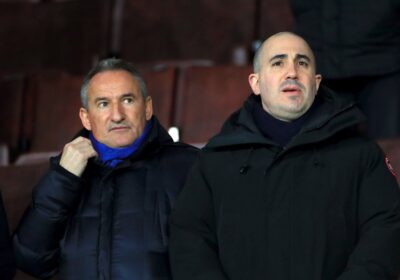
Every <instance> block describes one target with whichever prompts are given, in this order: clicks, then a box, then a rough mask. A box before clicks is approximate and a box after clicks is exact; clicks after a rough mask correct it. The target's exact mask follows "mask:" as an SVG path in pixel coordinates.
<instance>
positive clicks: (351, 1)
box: [290, 0, 400, 79]
mask: <svg viewBox="0 0 400 280" xmlns="http://www.w3.org/2000/svg"><path fill="white" fill-rule="evenodd" d="M290 4H291V7H292V11H293V14H294V17H295V22H296V24H295V26H296V33H298V34H299V35H301V36H302V37H303V38H304V39H305V40H306V41H307V42H308V43H309V44H310V45H311V48H312V49H313V51H314V54H315V56H316V59H317V65H318V73H321V74H322V76H323V77H324V78H326V79H343V78H353V77H360V76H361V77H365V76H380V75H385V74H389V73H394V72H399V71H400V0H380V1H378V2H377V1H376V0H317V1H313V0H290Z"/></svg>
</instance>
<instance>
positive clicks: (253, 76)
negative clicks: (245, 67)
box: [249, 73, 261, 95]
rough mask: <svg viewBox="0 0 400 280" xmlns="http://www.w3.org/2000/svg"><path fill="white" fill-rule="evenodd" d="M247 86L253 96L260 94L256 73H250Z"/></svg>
mask: <svg viewBox="0 0 400 280" xmlns="http://www.w3.org/2000/svg"><path fill="white" fill-rule="evenodd" d="M249 84H250V87H251V89H252V91H253V92H254V94H255V95H259V94H260V93H261V91H260V82H259V74H258V73H252V74H250V75H249Z"/></svg>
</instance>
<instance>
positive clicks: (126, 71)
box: [14, 59, 197, 280]
mask: <svg viewBox="0 0 400 280" xmlns="http://www.w3.org/2000/svg"><path fill="white" fill-rule="evenodd" d="M81 99H82V106H83V107H82V108H81V109H80V112H79V116H80V119H81V121H82V124H83V126H84V128H85V129H84V130H83V131H82V133H81V135H80V136H79V137H77V138H76V139H74V140H73V141H72V142H70V143H68V144H66V145H65V147H64V149H63V152H62V154H61V156H60V157H57V158H53V159H52V160H51V167H50V170H49V172H48V173H47V174H46V175H45V176H44V177H43V178H42V180H41V181H40V182H39V184H38V185H37V186H36V188H35V190H34V193H33V201H32V204H31V206H30V207H29V209H28V210H27V212H26V214H25V216H24V218H23V219H22V221H21V223H20V225H19V227H18V229H17V230H16V233H15V237H14V245H15V253H16V259H17V266H18V267H19V268H20V269H21V270H23V271H25V272H27V273H29V274H31V275H34V276H36V277H39V278H49V277H51V276H52V275H54V274H56V273H57V272H58V271H59V273H60V276H61V278H62V279H85V280H88V279H102V280H103V279H104V280H105V279H113V280H132V279H143V280H144V279H146V280H150V279H151V280H156V279H159V280H161V279H163V280H164V279H171V277H170V269H169V261H168V254H167V246H168V235H169V234H168V227H167V219H168V216H169V212H170V209H171V207H172V204H173V203H174V201H175V197H176V195H177V194H178V193H179V191H180V188H181V186H182V184H183V182H184V179H185V177H186V176H185V174H186V172H187V170H188V168H189V167H190V166H191V163H192V161H193V160H194V157H195V156H196V154H197V151H196V150H195V149H194V148H192V147H189V146H187V145H183V144H177V143H173V141H172V139H171V137H169V135H168V134H167V132H166V131H165V130H164V129H163V128H162V127H161V125H160V124H159V123H158V121H157V119H156V118H155V117H154V116H152V114H153V108H152V100H151V97H150V96H147V92H146V86H145V84H144V81H143V80H142V78H141V76H139V74H138V72H137V71H136V70H135V69H134V68H133V67H132V66H131V65H130V64H129V63H126V62H124V61H122V60H118V59H106V60H104V61H101V62H100V63H99V64H98V65H97V66H96V67H94V68H93V69H92V70H91V71H90V72H89V74H88V75H87V77H86V78H85V80H84V82H83V85H82V89H81ZM50 106H51V105H50Z"/></svg>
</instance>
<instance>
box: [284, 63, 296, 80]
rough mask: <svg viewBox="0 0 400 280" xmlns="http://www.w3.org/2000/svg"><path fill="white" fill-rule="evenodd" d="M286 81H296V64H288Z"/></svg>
mask: <svg viewBox="0 0 400 280" xmlns="http://www.w3.org/2000/svg"><path fill="white" fill-rule="evenodd" d="M286 79H293V80H295V79H297V65H296V63H289V64H288V66H287V73H286Z"/></svg>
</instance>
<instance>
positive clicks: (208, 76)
mask: <svg viewBox="0 0 400 280" xmlns="http://www.w3.org/2000/svg"><path fill="white" fill-rule="evenodd" d="M350 2H351V1H350ZM353 2H360V0H354V1H353ZM367 2H370V4H371V3H372V4H371V5H372V6H371V5H370V6H368V5H367V6H368V7H369V8H371V7H372V9H370V10H371V11H372V12H374V13H375V12H376V10H375V9H374V7H375V6H376V7H378V4H377V3H376V2H375V3H374V2H373V1H367ZM382 2H384V1H382ZM293 3H295V5H293ZM332 3H337V4H338V5H339V6H340V5H342V6H346V5H347V4H348V3H349V1H336V2H335V1H327V0H320V1H318V0H307V1H296V0H290V1H289V0H246V1H244V0H146V1H144V0H0V95H1V96H0V98H1V101H2V104H3V105H2V107H1V110H0V189H1V192H2V194H3V199H4V203H5V207H6V209H7V215H8V219H9V224H10V231H12V230H14V228H15V226H16V225H17V223H18V221H19V219H20V217H21V215H22V213H23V211H24V209H25V207H26V206H27V205H28V203H29V201H30V196H31V190H32V187H33V186H34V184H35V183H36V182H37V181H38V179H39V178H40V176H41V175H42V174H43V172H44V171H45V170H46V168H47V166H48V163H47V162H48V158H49V157H50V156H52V155H56V154H58V153H59V152H60V151H61V150H62V147H63V145H64V144H65V143H66V142H68V141H69V140H71V139H72V138H73V137H74V135H75V134H76V133H77V132H78V130H79V129H80V128H81V123H80V120H79V117H78V112H79V107H80V99H79V90H80V86H81V83H82V79H83V76H84V75H85V74H86V73H87V72H88V71H89V70H90V68H91V67H92V66H93V65H94V64H95V63H96V62H97V61H99V60H100V59H102V58H106V57H119V58H123V59H126V60H128V61H130V62H132V63H133V64H134V65H136V66H137V67H138V69H139V70H140V71H141V72H142V74H143V76H144V78H145V80H146V82H147V84H148V88H149V94H150V95H151V96H152V97H153V104H154V108H155V114H156V116H157V117H158V118H159V120H160V121H161V123H162V124H163V125H164V126H165V127H166V128H167V129H168V128H170V127H174V128H175V129H176V130H175V131H177V132H178V134H179V138H180V140H181V141H184V142H188V143H190V144H193V145H196V146H199V147H201V146H202V145H204V143H205V142H206V141H207V140H208V139H209V138H210V137H211V136H212V135H214V134H215V133H217V132H218V131H219V129H220V127H221V125H222V123H223V121H224V120H225V119H226V118H227V117H228V116H229V115H230V114H231V113H232V112H233V111H235V110H236V109H238V108H239V107H240V106H241V105H242V103H243V101H244V100H245V99H246V98H247V97H248V95H249V94H250V93H251V91H250V87H249V86H248V82H247V77H248V75H249V74H250V73H251V72H252V66H251V63H252V58H253V54H254V52H255V50H256V48H257V47H258V46H259V44H260V42H262V41H263V40H264V39H265V38H267V37H268V36H270V35H272V34H274V33H276V32H279V31H285V30H286V31H300V33H301V34H302V35H303V36H305V37H306V39H307V40H308V39H311V42H313V47H314V44H315V45H316V46H317V49H318V51H321V49H322V47H321V44H320V41H319V40H318V39H321V40H322V41H323V39H324V38H325V39H327V38H329V39H331V41H332V44H333V45H335V44H336V42H337V37H334V36H333V37H332V36H330V37H324V36H327V35H326V34H325V33H320V32H321V30H318V32H317V33H316V34H317V35H318V34H321V37H319V36H315V34H311V33H310V34H308V33H307V32H308V31H309V30H310V28H309V26H308V25H307V24H311V25H310V26H314V27H315V26H318V27H324V28H325V31H329V29H330V28H332V29H334V26H335V25H334V24H333V23H332V20H333V22H338V21H339V20H340V18H341V17H340V16H338V15H340V13H339V12H338V10H337V6H335V5H333V4H332ZM365 3H366V2H363V1H361V2H360V3H356V4H357V5H356V6H354V7H365V6H366V5H365ZM391 3H393V5H395V6H396V9H394V8H391V9H392V11H393V15H391V16H390V17H391V18H392V19H394V20H395V21H396V22H395V23H393V24H392V23H391V24H392V25H390V26H393V29H392V30H397V29H398V30H400V28H397V27H398V24H399V22H400V21H399V19H400V14H399V10H400V9H399V8H400V1H399V0H394V1H391ZM381 4H382V3H379V7H381V6H382V5H381ZM294 8H295V10H294ZM310 8H317V9H320V10H318V11H317V12H316V13H308V9H310ZM321 11H322V12H321ZM357 11H358V12H359V11H360V10H359V9H358V8H357V9H355V10H354V9H353V10H350V12H347V14H348V15H350V16H351V15H354V14H355V13H357ZM320 12H321V13H320ZM332 13H333V15H332ZM320 14H321V15H325V16H326V20H325V21H324V17H323V16H320ZM382 14H383V15H384V16H385V11H383V10H382ZM295 15H297V16H299V17H298V18H300V20H299V21H298V23H303V22H305V20H304V19H310V21H309V22H308V23H307V24H305V25H303V26H300V25H299V26H297V25H298V23H296V20H295V18H296V17H295ZM361 16H362V17H364V19H365V20H366V21H368V20H370V17H367V16H364V15H362V14H361ZM387 18H389V15H388V16H387ZM396 19H397V20H396ZM370 22H372V21H370ZM356 24H360V26H363V22H357V23H356ZM350 25H351V26H353V24H350ZM347 26H348V25H347ZM377 27H378V28H379V26H378V25H377ZM380 29H381V30H386V29H388V28H380ZM388 30H390V28H389V29H388ZM307 36H308V37H307ZM371 36H374V37H375V38H377V36H376V34H375V33H373V34H372V35H371ZM389 37H390V36H389ZM391 37H393V36H391ZM349 38H350V41H351V38H352V35H351V34H350V35H349ZM325 39H324V40H325ZM396 40H397V39H396ZM326 41H329V40H326ZM385 42H386V41H385ZM395 42H400V41H399V40H397V41H395ZM372 44H375V45H376V46H384V45H385V44H383V43H375V42H373V43H372ZM394 49H397V50H399V52H400V44H398V45H395V46H394ZM390 59H391V58H389V60H390ZM391 60H393V59H391ZM394 61H396V60H394ZM353 64H354V63H353ZM397 65H400V61H399V63H397ZM393 71H394V70H393ZM323 74H324V73H323ZM333 78H336V77H333ZM347 78H348V77H347V76H346V77H345V79H347ZM342 84H343V85H344V87H346V84H347V80H344V82H343V80H342ZM354 87H358V85H356V86H354ZM397 88H400V87H397ZM395 106H397V105H395ZM396 108H398V107H396ZM396 110H397V109H396ZM397 111H398V110H397ZM385 115H387V114H385ZM388 117H389V118H391V119H396V118H397V117H396V116H393V115H389V116H388ZM397 136H398V135H396V134H391V135H390V137H389V136H387V137H376V138H377V139H378V140H379V142H378V143H379V144H380V145H381V147H382V148H383V149H384V150H385V152H386V153H387V154H388V155H389V157H390V159H391V160H392V164H393V165H394V167H395V169H397V170H398V169H399V167H400V165H399V163H400V153H399V141H398V138H397ZM16 279H32V278H30V277H28V276H26V275H24V274H23V273H21V272H18V274H17V277H16Z"/></svg>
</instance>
